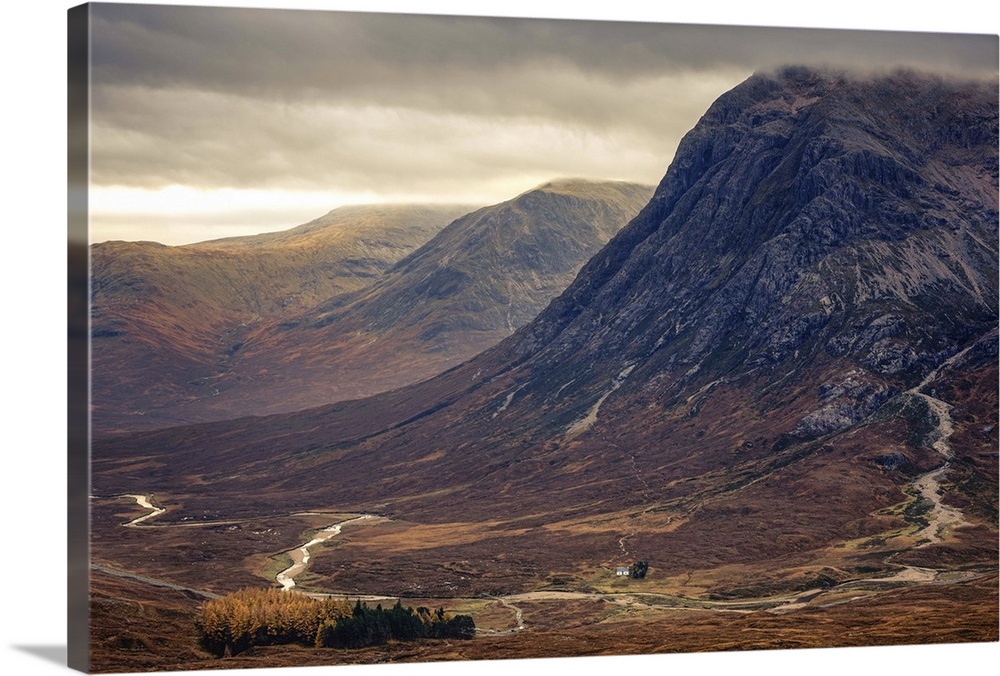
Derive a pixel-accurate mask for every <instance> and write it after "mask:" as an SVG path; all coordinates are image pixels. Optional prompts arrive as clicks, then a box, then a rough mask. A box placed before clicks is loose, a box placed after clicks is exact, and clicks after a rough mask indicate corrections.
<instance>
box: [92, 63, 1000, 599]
mask: <svg viewBox="0 0 1000 676" xmlns="http://www.w3.org/2000/svg"><path fill="white" fill-rule="evenodd" d="M997 141H998V125H997V94H996V83H991V84H987V85H981V84H976V83H959V82H951V81H947V80H942V79H937V78H933V77H929V76H923V75H918V74H912V73H898V74H894V75H891V76H885V77H872V78H862V77H854V76H849V75H840V74H830V73H822V72H816V71H811V70H804V69H787V70H785V71H782V72H780V73H777V74H772V75H757V76H754V77H752V78H750V79H749V80H748V81H746V82H745V83H743V84H742V85H740V86H739V87H737V88H736V89H734V90H732V91H731V92H729V93H727V94H726V95H724V96H722V97H721V98H720V99H719V100H718V101H717V102H716V103H715V104H714V105H713V106H712V107H711V109H710V110H709V111H708V112H707V113H706V114H705V116H704V117H703V118H702V120H701V121H700V122H699V124H698V125H697V126H696V127H695V129H693V130H692V131H691V132H690V133H689V134H688V135H687V136H686V137H685V139H684V140H683V141H682V143H681V145H680V147H679V148H678V151H677V154H676V156H675V160H674V161H673V163H672V165H671V166H670V168H669V170H668V171H667V173H666V176H665V177H664V179H663V181H662V182H661V183H660V185H659V186H658V187H657V189H656V191H655V194H654V195H653V197H652V199H651V201H650V202H649V203H648V204H647V205H646V206H645V207H644V208H643V209H642V211H641V212H640V213H639V215H638V216H637V217H636V218H635V219H634V220H633V221H632V222H631V223H630V224H629V225H628V226H627V227H626V228H624V229H623V230H622V231H621V232H620V233H619V234H618V235H616V236H615V237H614V238H613V239H612V240H611V241H610V242H609V244H608V245H607V246H606V247H605V248H604V249H602V250H601V252H600V253H598V254H597V255H596V256H595V257H594V258H593V259H591V260H590V261H589V262H588V263H587V264H586V265H585V266H584V267H583V269H582V270H581V272H580V274H579V275H578V277H577V278H576V281H575V282H574V283H573V284H572V285H570V287H569V288H568V289H567V290H566V291H565V292H564V293H562V294H561V295H560V296H559V297H558V298H557V299H556V300H554V301H553V302H552V303H551V304H550V305H549V306H548V307H547V308H546V309H545V310H544V311H543V312H542V313H541V314H540V315H539V316H538V317H537V318H536V319H535V320H534V321H532V322H530V323H529V324H527V325H526V326H525V327H523V328H522V329H520V330H518V331H517V332H516V333H515V334H514V335H513V336H511V337H510V338H507V339H506V340H504V341H503V342H501V343H500V344H499V345H497V346H496V347H495V348H493V349H490V350H488V351H486V352H485V353H483V354H481V355H480V356H478V357H476V358H475V359H473V360H471V361H469V362H467V363H466V364H464V365H462V366H460V367H459V368H455V369H452V370H450V371H448V372H446V373H444V374H442V375H441V376H439V377H436V378H434V379H431V380H429V381H426V382H423V383H420V384H417V385H414V386H411V387H407V388H404V389H400V390H396V391H393V392H388V393H384V394H382V395H379V396H376V397H373V398H370V399H365V400H361V401H351V402H343V403H340V404H337V405H334V406H329V407H323V408H318V409H314V410H310V411H304V412H300V413H295V414H287V415H278V416H271V417H268V418H266V419H254V420H251V419H247V420H240V421H229V422H224V423H213V424H207V425H201V426H192V427H185V428H178V429H174V430H164V431H160V432H157V433H150V434H147V435H136V436H133V437H131V438H127V439H121V440H115V441H109V442H107V443H103V444H98V445H96V446H95V451H94V473H95V474H94V483H95V487H96V488H99V489H101V490H104V491H107V492H112V491H127V490H134V489H133V488H132V487H133V486H135V485H137V484H142V485H143V486H144V487H145V490H156V491H160V492H163V493H169V494H172V495H175V496H177V499H178V500H181V501H182V502H183V503H184V508H185V510H189V511H190V510H193V511H194V512H197V511H198V510H204V512H205V513H211V514H220V515H221V514H231V513H251V512H268V511H274V512H277V511H280V510H285V511H287V510H289V509H293V508H306V507H314V506H316V505H324V506H335V507H336V508H337V509H350V510H358V511H374V512H378V513H383V514H389V515H391V516H393V517H397V518H406V519H413V520H421V521H425V522H436V521H437V522H451V521H462V522H466V521H475V520H481V521H491V522H493V521H496V520H502V521H503V522H504V524H505V526H506V528H508V529H515V528H516V530H517V536H518V537H517V538H510V539H508V540H505V541H504V543H503V546H504V547H505V548H507V549H505V551H509V552H517V551H520V549H524V548H527V547H529V543H531V542H534V540H533V539H532V538H536V539H537V538H544V539H545V543H546V545H545V551H546V552H547V554H546V556H551V557H553V558H554V559H558V557H559V556H560V552H563V553H565V552H566V551H569V550H570V549H572V551H573V552H574V556H575V557H577V560H582V559H586V560H587V561H589V562H590V563H591V564H592V565H596V564H597V563H599V562H602V561H606V560H608V559H609V558H612V559H613V557H614V556H615V555H616V554H618V555H621V556H624V555H626V554H627V555H629V556H637V557H639V558H647V559H650V561H651V566H653V567H654V568H656V567H658V568H659V571H660V572H659V574H661V575H664V576H670V575H673V574H676V575H679V576H680V575H682V573H684V572H685V571H687V572H688V574H690V571H692V570H696V569H708V568H713V567H719V566H752V565H762V566H765V568H766V569H767V571H769V572H767V573H766V575H771V576H772V577H773V576H775V575H778V573H777V572H775V571H779V570H784V571H793V570H795V571H799V572H801V571H803V570H812V568H810V566H813V567H814V568H815V569H816V570H819V566H820V565H821V564H820V562H822V565H823V566H833V567H834V568H830V569H827V568H823V570H826V571H827V572H829V570H834V572H833V573H830V575H833V576H834V577H836V576H837V575H842V574H843V575H851V574H853V575H858V574H861V572H862V571H863V570H867V571H868V573H867V574H870V573H871V571H897V572H898V570H899V566H901V565H929V564H934V565H938V566H946V567H948V566H950V567H952V568H954V569H955V570H960V569H970V568H973V567H976V566H979V567H985V568H987V569H992V570H993V571H994V573H995V570H996V561H997V551H996V537H997V493H996V484H997V391H996V384H997V317H998V238H997V221H998V212H997V199H998V189H997V184H998V161H997ZM416 262H417V261H414V260H413V259H411V261H410V263H402V264H401V266H402V265H415V264H416ZM333 310H334V308H331V311H333ZM278 468H280V475H279V476H277V477H276V476H275V474H274V472H275V471H276V470H277V469H278ZM192 484H198V486H196V487H195V488H192ZM206 486H207V487H210V490H208V489H206V488H205V487H206ZM932 488H935V489H939V490H932ZM206 491H207V492H206ZM246 495H253V496H254V498H253V500H252V501H241V499H240V496H246ZM221 497H225V500H222V499H221ZM223 503H224V504H223ZM582 523H587V524H591V525H590V526H588V529H587V530H574V528H576V527H578V526H579V527H580V528H582V526H580V524H582ZM498 529H499V526H498ZM511 532H513V531H511ZM519 548H520V549H519ZM525 551H526V550H525ZM525 556H527V554H526V555H525ZM587 557H589V558H587ZM831 562H832V563H831ZM990 567H992V568H990ZM762 570H764V569H763V568H761V569H757V571H756V574H758V576H759V575H765V573H762V572H761V571H762ZM796 574H798V573H796ZM824 574H827V573H824ZM788 575H792V573H791V572H788ZM731 591H732V590H730V592H731ZM727 593H729V592H727ZM732 593H737V592H732ZM748 593H749V592H748Z"/></svg>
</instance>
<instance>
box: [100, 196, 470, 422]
mask: <svg viewBox="0 0 1000 676" xmlns="http://www.w3.org/2000/svg"><path fill="white" fill-rule="evenodd" d="M471 208H472V207H468V206H465V205H448V206H444V205H442V206H422V205H406V206H403V205H400V206H351V207H343V208H340V209H335V210H333V211H331V212H330V213H328V214H326V215H325V216H322V217H321V218H318V219H316V220H314V221H311V222H309V223H306V224H304V225H301V226H299V227H297V228H292V229H291V230H287V231H284V232H276V233H268V234H263V235H254V236H250V237H233V238H227V239H220V240H214V241H210V242H203V243H199V244H192V245H186V246H173V247H171V246H164V245H161V244H156V243H153V242H105V243H101V244H95V245H93V246H91V248H90V257H91V268H92V273H91V274H92V289H91V318H92V319H91V320H92V327H91V329H92V336H93V369H92V372H93V379H94V381H93V402H94V406H95V408H94V426H95V429H96V430H97V431H102V430H103V431H106V430H111V429H115V428H119V427H121V428H125V429H134V428H137V427H138V428H141V427H143V426H145V425H147V424H159V425H160V426H162V425H163V424H165V423H170V422H173V423H176V422H178V421H183V420H185V417H184V415H183V413H180V414H178V415H177V416H176V417H171V416H170V415H166V416H164V417H160V416H158V413H159V412H160V411H161V410H162V409H163V408H164V407H168V406H174V407H180V408H181V409H183V407H184V406H185V405H189V404H190V403H191V402H195V401H197V400H199V399H201V398H203V397H207V396H211V395H212V393H213V392H214V388H213V386H212V383H211V376H214V375H216V373H217V369H216V367H217V365H218V364H219V363H220V362H224V361H225V360H226V359H227V358H228V357H229V356H230V355H231V354H232V353H234V352H235V351H238V349H239V347H240V344H241V343H242V342H243V340H245V335H246V334H247V332H248V331H249V330H250V329H251V328H252V327H253V326H255V325H256V324H258V323H261V322H266V321H268V320H271V319H274V318H278V317H284V316H289V315H291V314H294V313H296V312H299V311H301V310H302V309H303V308H307V307H311V306H313V305H315V304H316V303H318V302H320V301H322V300H325V299H327V298H329V297H331V296H333V295H337V294H341V293H347V292H350V291H355V290H357V289H359V288H362V287H363V286H365V285H367V284H370V283H371V282H372V281H373V280H374V279H376V278H377V277H378V276H379V275H381V274H382V273H383V272H384V271H385V270H386V269H388V268H389V267H390V266H391V265H393V264H394V263H396V262H397V261H399V260H400V259H401V258H403V257H404V256H406V255H407V254H409V253H410V252H412V251H413V250H415V249H416V248H417V247H418V246H420V245H421V244H424V243H425V242H427V241H428V240H429V239H431V238H432V237H433V236H434V235H435V234H436V233H437V232H439V231H440V230H441V229H442V228H444V227H445V226H446V225H447V224H448V223H449V222H450V221H452V220H453V219H454V218H457V217H458V216H460V215H461V214H463V213H467V212H468V211H469V209H471Z"/></svg>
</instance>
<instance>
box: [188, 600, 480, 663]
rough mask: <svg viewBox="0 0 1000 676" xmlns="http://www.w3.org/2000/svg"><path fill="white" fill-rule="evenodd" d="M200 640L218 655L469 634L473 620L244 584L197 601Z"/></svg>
mask: <svg viewBox="0 0 1000 676" xmlns="http://www.w3.org/2000/svg"><path fill="white" fill-rule="evenodd" d="M196 626H197V627H198V631H199V632H200V633H201V643H202V645H203V646H204V647H205V649H206V650H208V651H209V652H211V653H213V654H215V655H217V656H219V657H222V656H225V655H236V654H238V653H241V652H243V651H245V650H247V649H248V648H250V647H252V646H265V645H279V644H288V643H298V644H300V645H306V646H316V647H327V648H362V647H365V646H371V645H382V644H384V643H386V642H387V641H390V640H393V641H412V640H414V639H418V638H459V639H468V638H473V637H474V636H475V633H476V625H475V623H474V622H473V620H472V618H471V617H470V616H468V615H455V616H454V617H451V616H448V615H446V614H445V612H444V609H443V608H438V609H437V610H436V611H435V612H433V613H431V612H430V611H429V610H428V609H427V608H423V607H421V608H418V609H417V610H416V611H414V610H413V609H412V608H404V607H403V605H402V603H401V602H399V601H396V604H395V605H394V606H393V607H392V608H390V609H389V610H385V609H383V608H382V605H381V604H379V605H378V606H376V607H375V608H369V607H368V606H366V605H363V604H362V603H361V601H358V602H357V603H356V604H355V605H354V607H353V609H352V608H351V606H350V605H349V604H348V603H347V602H346V601H343V600H333V599H327V600H324V601H318V600H315V599H312V598H310V597H308V596H305V595H303V594H294V593H292V594H289V593H286V592H282V591H280V590H277V589H245V590H242V591H239V592H235V593H233V594H229V595H227V596H224V597H222V598H219V599H213V600H211V601H209V602H207V603H206V604H205V605H204V606H202V608H201V611H200V612H199V614H198V619H197V621H196Z"/></svg>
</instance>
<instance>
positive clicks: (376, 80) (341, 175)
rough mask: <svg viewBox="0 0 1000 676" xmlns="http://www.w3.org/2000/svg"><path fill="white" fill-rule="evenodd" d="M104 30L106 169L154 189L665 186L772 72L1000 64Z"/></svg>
mask: <svg viewBox="0 0 1000 676" xmlns="http://www.w3.org/2000/svg"><path fill="white" fill-rule="evenodd" d="M92 25H93V36H94V52H93V63H94V78H93V83H94V90H93V111H94V125H95V126H94V141H95V143H94V154H93V158H94V162H93V171H94V174H93V175H94V179H95V181H96V183H98V184H119V185H132V186H142V187H159V186H163V185H168V184H171V183H180V184H186V185H192V186H200V187H213V188H218V187H230V186H231V187H270V188H285V189H311V190H321V189H326V188H332V187H334V186H336V187H338V188H340V189H343V190H348V191H350V190H355V191H357V190H368V191H376V192H379V191H397V192H410V193H428V194H429V193H433V192H435V191H441V190H445V189H447V190H452V189H453V188H455V187H456V186H457V185H458V184H459V183H460V182H461V181H462V180H474V181H487V182H488V181H491V180H492V181H497V180H500V177H502V176H504V175H513V174H516V173H522V174H523V173H527V174H530V175H532V176H534V175H537V176H540V177H541V178H543V179H544V178H546V173H552V174H566V173H572V174H574V175H590V176H593V177H601V176H604V177H608V178H628V179H634V180H646V181H655V180H658V179H659V177H660V175H662V173H663V171H664V170H665V169H666V166H667V164H668V162H669V159H670V156H671V154H672V151H673V148H674V147H675V146H676V143H677V141H678V139H679V138H680V136H681V135H683V133H684V132H686V131H687V130H688V129H689V128H690V127H691V126H692V125H693V124H694V123H695V122H696V121H697V118H698V116H699V115H700V114H701V113H702V112H704V110H705V109H706V108H707V106H708V105H709V104H710V103H711V102H712V101H713V100H714V99H715V98H716V97H717V96H718V95H719V94H720V93H722V91H724V90H726V89H728V88H730V87H732V86H733V85H735V84H737V83H738V82H739V81H740V80H742V79H743V78H745V77H746V76H748V75H749V74H750V73H751V72H753V71H754V70H760V69H766V68H771V67H773V66H777V65H782V64H786V63H814V64H831V65H836V66H838V67H865V68H892V67H898V66H910V67H916V68H921V69H931V70H937V71H947V72H954V73H961V74H963V75H965V76H984V75H989V74H995V70H996V38H995V37H991V36H986V37H982V36H954V35H936V34H927V33H924V34H918V33H884V32H864V31H851V32H848V31H831V30H807V29H779V28H726V27H715V26H677V25H666V24H640V23H606V22H592V21H579V20H574V21H554V20H534V19H531V20H529V19H491V18H476V17H441V16H415V15H414V16H406V15H399V14H361V13H343V12H316V11H294V10H266V9H234V8H203V7H176V6H175V7H170V6H141V5H95V6H94V21H93V24H92Z"/></svg>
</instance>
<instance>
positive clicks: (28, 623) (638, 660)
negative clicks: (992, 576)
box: [0, 0, 1000, 676]
mask: <svg viewBox="0 0 1000 676" xmlns="http://www.w3.org/2000/svg"><path fill="white" fill-rule="evenodd" d="M73 4H75V3H69V2H58V1H55V0H35V1H32V0H21V2H19V3H11V4H9V5H5V10H6V11H5V16H4V20H3V22H2V29H0V30H2V31H3V39H2V40H0V49H2V50H3V60H2V63H3V79H2V80H0V86H2V87H3V91H4V94H3V96H2V98H0V111H2V112H0V115H2V118H0V119H2V120H3V123H4V124H3V145H2V146H0V148H2V153H3V154H2V163H0V171H2V172H3V181H2V183H0V185H2V192H0V195H2V202H0V204H2V206H3V207H4V208H3V210H2V211H0V223H2V227H3V241H2V244H0V251H2V254H3V263H2V265H0V270H2V274H3V286H2V287H0V288H2V291H3V296H2V298H3V305H2V318H3V323H2V331H0V335H2V340H3V351H2V352H0V355H2V356H3V361H2V362H0V363H2V364H3V366H4V367H5V368H3V370H2V373H3V376H4V378H3V390H2V392H3V413H2V415H3V418H2V420H3V421H4V426H3V429H4V437H3V441H2V444H3V455H4V465H3V469H2V472H0V475H2V481H3V491H2V493H3V501H4V502H3V510H4V511H3V513H2V523H3V526H4V527H3V530H2V533H3V541H4V554H5V556H4V558H3V563H4V567H3V574H4V575H5V576H6V580H5V583H4V585H3V594H2V596H0V608H2V612H0V614H2V616H3V634H2V640H0V644H2V647H0V665H2V672H3V673H4V674H14V675H21V674H26V675H31V674H52V673H63V672H64V671H65V667H64V666H62V665H63V664H64V660H65V645H66V630H65V622H66V619H65V618H66V612H65V597H66V595H65V586H66V583H65V570H66V566H65V558H66V546H65V541H66V526H65V514H66V497H65V487H66V469H65V464H66V462H65V453H66V441H65V439H66V423H65V417H66V416H65V411H66V409H65V400H66V376H65V374H66V356H65V355H66V342H65V335H66V329H65V326H66V324H65V316H66V286H65V279H66V275H65V273H66V269H65V260H66V259H65V252H66V211H65V206H66V197H65V195H66V190H65V185H66V180H65V176H66V162H65V157H66V151H65V147H66V132H65V129H66V103H65V101H66V97H65V91H66V86H65V82H66V68H65V62H66V51H65V36H66V10H67V9H69V8H70V7H71V6H73ZM164 4H195V3H192V2H173V3H164ZM204 4H213V5H235V6H265V7H292V8H304V9H341V10H367V11H397V12H398V11H420V12H427V13H449V14H461V13H476V14H485V15H495V16H500V15H505V16H545V17H569V18H588V19H603V20H643V21H649V20H652V21H670V22H681V23H714V24H736V25H751V24H752V25H779V26H818V27H830V28H862V29H887V30H919V31H946V32H976V33H992V34H996V33H997V32H998V21H997V18H998V10H997V9H996V7H995V3H993V2H989V1H988V0H987V1H986V2H983V1H982V0H968V1H966V0H962V1H954V0H952V1H949V2H935V3H919V5H917V4H916V3H875V2H871V1H870V0H869V1H868V2H860V1H855V0H849V1H838V2H829V3H823V4H825V5H829V8H827V9H822V8H819V9H818V8H816V7H815V5H816V4H817V3H806V2H801V0H800V2H795V3H786V2H768V1H760V2H749V3H748V2H730V1H729V0H724V1H720V0H715V1H713V2H685V3H682V5H683V6H680V7H677V6H670V4H668V3H651V2H650V1H649V0H611V1H606V2H602V3H597V2H590V1H589V0H587V1H584V0H576V1H573V2H567V1H555V0H535V1H534V2H523V1H520V0H507V1H506V2H499V1H494V0H479V1H478V2H472V1H470V0H466V1H465V2H455V1H445V0H442V1H428V0H411V2H390V1H383V0H369V1H368V2H334V1H331V2H317V1H313V2H310V1H308V0H301V1H297V2H279V1H276V0H272V1H271V2H252V1H251V2H227V1H225V0H218V1H215V2H206V3H204ZM661 4H663V5H666V7H660V6H659V5H661ZM806 5H808V6H809V7H808V9H806ZM885 5H894V6H895V8H893V9H886V8H884V6H885ZM987 8H989V9H987ZM473 9H474V11H473ZM11 207H12V208H11ZM998 658H1000V644H996V643H994V644H975V645H963V646H919V647H906V648H866V649H852V650H810V651H770V652H754V653H724V654H704V655H664V656H640V657H628V658H572V659H560V660H525V661H518V662H482V663H475V664H470V663H438V664H422V665H405V666H396V665H393V666H375V667H315V668H311V669H308V670H306V671H304V672H303V671H300V670H295V671H293V670H291V669H264V670H244V671H242V672H239V673H244V674H247V676H250V675H251V674H262V675H265V674H275V675H281V676H288V675H291V674H296V675H298V674H331V675H332V674H338V675H343V676H350V675H352V674H371V675H372V676H379V675H382V674H386V675H387V676H426V675H430V674H434V675H435V676H451V675H455V676H457V675H459V674H463V675H465V674H469V673H475V674H484V675H486V676H499V675H500V674H508V673H509V672H510V671H511V670H515V671H517V672H518V674H519V675H521V676H528V675H531V674H549V673H551V672H553V671H566V670H573V671H576V672H580V673H583V674H591V673H593V674H602V675H605V674H654V673H664V672H666V673H673V674H693V673H697V674H699V675H703V674H716V673H718V674H722V673H726V674H732V673H739V674H741V676H742V675H743V674H769V675H771V674H799V673H808V674H810V676H813V675H823V674H843V673H844V672H848V673H851V672H853V673H857V674H873V673H879V674H887V675H888V674H893V675H895V674H899V675H901V676H902V675H904V674H907V673H912V674H938V673H947V672H949V671H969V672H977V671H982V670H983V669H986V668H988V669H989V671H988V672H987V673H992V669H995V667H996V665H997V664H1000V659H998Z"/></svg>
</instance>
